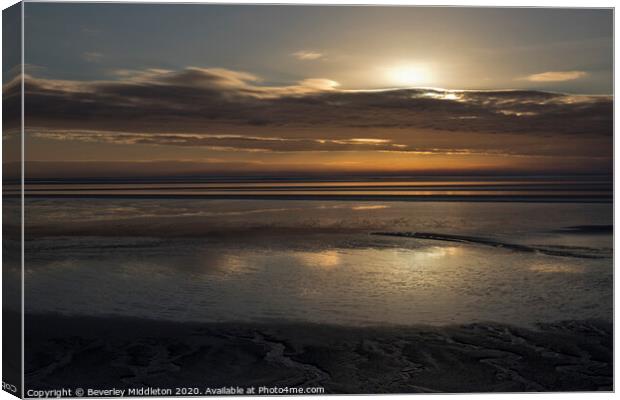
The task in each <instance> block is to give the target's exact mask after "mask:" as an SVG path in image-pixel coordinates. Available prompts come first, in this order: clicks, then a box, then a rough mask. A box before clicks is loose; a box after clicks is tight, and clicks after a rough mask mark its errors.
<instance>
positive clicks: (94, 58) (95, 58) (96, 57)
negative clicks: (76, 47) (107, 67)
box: [82, 51, 103, 62]
mask: <svg viewBox="0 0 620 400" xmlns="http://www.w3.org/2000/svg"><path fill="white" fill-rule="evenodd" d="M102 58H103V54H101V53H97V52H94V51H87V52H85V53H82V59H83V60H84V61H88V62H99V61H101V59H102Z"/></svg>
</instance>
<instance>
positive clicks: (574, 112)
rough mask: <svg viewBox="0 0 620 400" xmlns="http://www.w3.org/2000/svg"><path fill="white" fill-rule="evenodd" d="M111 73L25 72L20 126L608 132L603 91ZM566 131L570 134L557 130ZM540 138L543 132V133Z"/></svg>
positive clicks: (273, 132) (243, 135) (48, 133)
mask: <svg viewBox="0 0 620 400" xmlns="http://www.w3.org/2000/svg"><path fill="white" fill-rule="evenodd" d="M116 76H117V79H115V80H101V81H72V80H54V79H42V78H37V77H34V76H30V75H28V76H26V82H25V91H26V98H25V102H26V121H27V128H28V130H29V131H31V132H34V133H35V134H36V135H39V136H40V137H47V138H49V139H55V140H62V139H64V140H79V141H82V142H85V141H99V142H110V143H128V144H131V143H136V144H148V145H157V146H200V147H205V148H210V149H229V150H230V149H236V150H238V151H272V152H286V151H322V150H325V151H383V152H384V151H393V152H397V151H398V152H411V153H415V152H422V153H424V152H444V153H445V152H461V153H466V152H470V153H471V152H480V153H488V152H503V153H518V154H548V153H551V152H553V151H555V152H556V153H557V152H558V148H559V147H558V146H557V145H553V146H552V145H551V144H550V143H552V142H557V141H561V142H562V143H566V146H564V147H565V148H563V150H562V151H566V152H572V153H573V154H575V153H580V154H581V153H585V152H588V151H591V152H596V151H598V150H597V149H601V147H600V146H603V144H606V143H607V142H609V141H610V140H611V138H612V132H613V120H612V118H613V99H612V97H611V96H581V95H569V94H562V93H549V92H541V91H528V90H504V91H502V90H494V91H449V90H440V89H427V88H418V89H393V90H373V91H364V90H357V91H350V90H341V89H339V88H338V84H337V82H334V81H331V80H329V79H322V78H317V79H306V80H303V81H300V82H296V83H292V84H289V85H279V86H276V85H270V84H267V83H264V81H263V80H262V79H261V78H260V77H259V76H257V75H255V74H251V73H248V72H243V71H233V70H228V69H222V68H196V67H192V68H186V69H182V70H177V71H174V70H164V69H147V70H123V71H117V73H116ZM3 89H4V92H5V99H6V103H7V105H6V106H7V107H9V108H10V107H11V104H12V103H15V104H14V106H15V107H19V96H17V95H14V96H12V95H11V94H19V89H20V85H19V82H18V81H14V82H13V81H11V82H8V83H7V84H5V85H4V88H3ZM433 132H436V134H434V133H433ZM497 134H504V135H510V137H511V140H512V142H507V141H506V137H507V136H504V137H501V138H500V137H497V138H493V137H490V136H488V135H497ZM484 135H486V136H484ZM567 135H569V136H570V139H567V140H564V139H562V137H566V136H567ZM519 137H522V139H515V138H519ZM546 137H549V138H552V139H547V141H546V142H544V141H543V140H542V139H541V138H546ZM597 138H598V139H597ZM588 141H589V142H588ZM594 142H596V143H594ZM438 143H439V144H438ZM560 147H561V146H560ZM588 149H592V150H588Z"/></svg>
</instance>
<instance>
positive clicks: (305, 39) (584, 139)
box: [4, 3, 613, 176]
mask: <svg viewBox="0 0 620 400" xmlns="http://www.w3.org/2000/svg"><path fill="white" fill-rule="evenodd" d="M612 17H613V16H612V11H611V10H604V9H599V10H593V9H485V8H423V7H369V6H365V7H344V6H341V7H337V6H247V5H245V6H223V5H179V4H176V5H143V4H141V5H127V4H59V3H47V4H46V3H26V8H25V62H26V66H25V71H26V85H25V87H26V140H27V143H26V158H27V160H28V161H29V162H31V163H32V168H30V171H32V174H33V175H40V174H43V175H45V174H50V173H56V174H59V175H63V176H64V175H66V176H73V175H76V174H78V175H79V174H84V175H97V176H106V175H131V174H137V175H183V174H234V173H247V172H250V171H251V172H257V171H258V172H261V173H264V174H276V175H277V174H345V173H372V174H376V173H390V174H391V173H412V174H424V173H442V172H443V173H464V174H476V173H490V174H501V173H528V174H551V173H558V172H560V173H564V172H565V173H611V166H612V161H611V160H612V147H611V143H612V135H613V124H612V100H613V99H612V97H611V93H612V81H613V71H612V66H613V53H612V49H613V48H612V33H613V20H612ZM5 71H6V68H5ZM4 81H5V83H4V90H5V91H7V90H11V88H12V86H11V82H13V81H11V80H10V77H7V76H6V74H5V77H4ZM9 140H10V139H9ZM27 171H28V169H27ZM27 173H28V172H27Z"/></svg>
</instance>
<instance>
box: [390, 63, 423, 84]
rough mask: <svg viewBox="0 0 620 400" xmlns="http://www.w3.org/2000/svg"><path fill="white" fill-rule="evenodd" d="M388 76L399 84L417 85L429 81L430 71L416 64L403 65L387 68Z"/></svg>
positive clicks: (391, 80)
mask: <svg viewBox="0 0 620 400" xmlns="http://www.w3.org/2000/svg"><path fill="white" fill-rule="evenodd" d="M387 78H388V79H389V80H390V82H392V83H393V84H395V85H398V86H416V85H421V84H425V83H428V80H429V74H428V71H427V70H426V69H425V68H423V67H420V66H416V65H402V66H398V67H393V68H388V69H387Z"/></svg>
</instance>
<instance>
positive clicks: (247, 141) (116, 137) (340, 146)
mask: <svg viewBox="0 0 620 400" xmlns="http://www.w3.org/2000/svg"><path fill="white" fill-rule="evenodd" d="M29 133H31V134H32V135H33V136H35V137H39V138H44V139H51V140H70V141H75V140H77V141H82V142H103V143H112V144H146V145H154V146H177V147H204V148H208V149H212V150H220V151H245V152H279V153H285V152H331V151H340V152H343V151H344V152H348V151H382V152H398V153H411V154H426V155H427V154H483V153H484V154H489V153H493V154H499V153H498V152H497V151H484V152H482V151H477V150H474V149H467V148H452V147H448V148H434V147H414V146H409V145H405V144H399V143H393V142H392V140H389V139H379V138H350V139H331V138H321V137H319V138H310V137H309V138H284V137H276V136H267V137H260V136H249V135H226V134H223V135H211V134H184V133H159V134H156V135H154V134H151V133H134V132H110V131H80V130H44V129H39V130H35V131H31V132H29Z"/></svg>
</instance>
